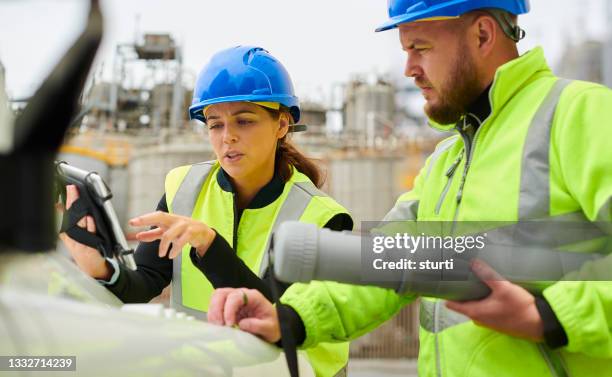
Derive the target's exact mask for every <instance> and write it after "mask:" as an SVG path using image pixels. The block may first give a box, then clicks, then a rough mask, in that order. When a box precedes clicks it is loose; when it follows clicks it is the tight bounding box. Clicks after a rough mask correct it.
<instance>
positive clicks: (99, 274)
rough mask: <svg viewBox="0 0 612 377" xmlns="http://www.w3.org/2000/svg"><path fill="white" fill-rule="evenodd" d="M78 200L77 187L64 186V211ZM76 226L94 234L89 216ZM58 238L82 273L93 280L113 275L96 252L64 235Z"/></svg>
mask: <svg viewBox="0 0 612 377" xmlns="http://www.w3.org/2000/svg"><path fill="white" fill-rule="evenodd" d="M78 198H79V190H77V187H76V186H74V185H69V186H66V209H69V208H70V207H71V206H72V203H74V202H75V201H76V200H77V199H78ZM77 225H78V226H80V227H81V228H84V229H87V231H88V232H90V233H94V234H95V233H96V223H95V222H94V219H93V217H91V216H85V217H83V218H82V219H80V220H79V222H78V223H77ZM59 238H60V239H61V240H62V242H64V245H66V248H67V249H68V251H69V252H70V255H72V258H73V259H74V261H75V263H76V264H77V266H79V268H80V269H81V270H82V271H84V272H85V273H86V274H87V275H89V276H91V277H92V278H94V279H101V280H109V279H110V277H111V276H112V274H113V270H112V267H111V266H110V265H109V263H108V262H107V261H106V259H104V258H103V257H102V255H100V252H99V251H98V250H96V249H94V248H93V247H89V246H86V245H83V244H82V243H79V242H77V241H75V240H73V239H72V238H70V237H69V236H68V235H67V234H66V233H60V235H59Z"/></svg>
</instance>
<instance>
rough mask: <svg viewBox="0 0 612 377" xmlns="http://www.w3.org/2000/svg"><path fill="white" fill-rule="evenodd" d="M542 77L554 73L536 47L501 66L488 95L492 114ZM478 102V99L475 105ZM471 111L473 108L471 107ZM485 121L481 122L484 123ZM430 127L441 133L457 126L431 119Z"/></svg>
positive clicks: (539, 48)
mask: <svg viewBox="0 0 612 377" xmlns="http://www.w3.org/2000/svg"><path fill="white" fill-rule="evenodd" d="M542 76H552V71H551V70H550V68H549V67H548V64H547V63H546V59H545V58H544V50H542V48H541V47H536V48H534V49H533V50H531V51H528V52H526V53H525V54H523V55H522V56H520V57H518V58H516V59H514V60H511V61H509V62H507V63H506V64H504V65H502V66H500V67H499V68H498V69H497V71H496V72H495V77H494V79H493V84H491V87H490V90H489V91H488V93H487V95H488V101H489V107H490V109H491V110H490V114H491V115H495V114H497V113H499V112H500V111H501V109H503V108H504V106H505V105H506V104H507V103H508V102H509V101H510V99H511V98H512V97H514V96H515V95H516V93H517V92H519V91H520V90H521V89H522V88H524V87H525V86H526V85H527V84H529V83H531V82H532V81H533V80H536V79H538V78H540V77H542ZM485 92H486V91H485ZM478 101H479V100H478V99H477V100H476V102H475V104H476V103H478ZM471 109H472V107H470V110H471ZM485 119H486V118H485ZM485 119H480V120H481V121H484V120H485ZM429 125H430V126H431V127H433V128H435V129H437V130H441V131H450V130H452V129H453V127H454V126H455V125H454V124H439V123H436V122H434V121H433V120H431V119H429Z"/></svg>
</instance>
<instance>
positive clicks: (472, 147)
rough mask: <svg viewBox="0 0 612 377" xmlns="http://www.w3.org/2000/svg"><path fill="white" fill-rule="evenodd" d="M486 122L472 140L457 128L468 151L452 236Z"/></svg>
mask: <svg viewBox="0 0 612 377" xmlns="http://www.w3.org/2000/svg"><path fill="white" fill-rule="evenodd" d="M487 119H488V118H487ZM464 122H465V119H464ZM485 122H486V119H485V120H484V121H483V122H482V123H481V124H480V126H479V127H478V129H477V130H476V132H475V133H474V136H473V137H472V138H471V139H470V137H469V135H468V134H467V133H466V132H465V131H464V130H463V129H462V128H460V127H457V131H459V134H460V135H461V137H462V138H463V142H464V144H465V151H466V155H467V158H466V161H465V167H464V168H463V174H462V176H461V183H460V184H459V190H458V191H457V197H456V200H457V207H456V208H455V215H454V216H453V225H452V229H451V234H454V232H455V225H456V223H457V218H458V216H459V207H460V205H461V199H463V188H464V186H465V180H466V178H467V174H468V171H469V170H470V166H471V164H472V158H473V157H474V150H475V149H476V140H477V138H478V134H479V133H480V130H482V128H483V126H484V123H485Z"/></svg>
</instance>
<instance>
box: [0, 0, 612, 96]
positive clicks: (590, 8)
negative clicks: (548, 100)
mask: <svg viewBox="0 0 612 377" xmlns="http://www.w3.org/2000/svg"><path fill="white" fill-rule="evenodd" d="M101 3H102V6H103V11H104V15H105V17H106V19H105V26H106V34H105V39H104V42H103V47H102V49H101V50H100V52H99V55H98V64H104V68H103V70H102V72H104V74H105V75H106V76H110V67H111V66H112V59H113V55H114V46H115V45H116V44H117V43H125V42H133V41H134V38H135V35H138V34H142V33H144V32H169V33H171V34H172V35H173V36H174V37H175V38H176V40H177V41H178V42H179V43H180V44H181V45H182V46H183V51H184V62H185V68H186V70H187V72H188V75H187V77H188V78H189V77H192V78H193V77H195V75H196V74H197V72H198V71H199V69H200V68H201V67H202V66H203V64H204V63H205V62H206V61H207V60H208V59H209V58H210V56H211V55H212V54H214V53H215V52H216V51H218V50H220V49H222V48H226V47H230V46H233V45H237V44H256V45H261V46H262V47H265V48H266V49H268V50H269V51H270V52H271V53H272V54H273V55H274V56H276V57H277V58H279V59H280V60H281V61H282V62H283V63H284V65H285V66H286V67H287V69H288V70H289V72H290V74H291V76H292V78H293V81H294V83H295V86H296V90H297V92H298V95H300V96H301V97H302V98H304V97H306V98H311V99H319V100H323V101H326V98H319V97H324V95H323V93H328V92H329V90H330V88H331V87H332V86H333V85H335V84H338V83H341V82H344V81H346V80H348V79H349V78H350V77H351V76H352V75H355V74H375V73H389V72H390V73H391V74H393V75H394V76H398V75H401V72H402V70H403V68H402V67H403V59H404V55H403V53H402V52H401V49H400V46H399V41H398V35H397V31H396V30H392V31H388V32H383V33H374V32H373V30H374V28H375V27H376V26H377V25H378V24H380V23H381V22H383V21H384V20H385V19H386V17H387V15H386V0H259V1H253V0H233V1H222V0H200V1H186V0H174V1H167V0H101ZM531 3H532V12H531V13H530V14H528V15H526V16H524V17H522V18H521V20H520V23H521V24H522V26H523V27H524V28H525V29H526V30H527V38H526V40H524V41H523V42H521V43H520V45H519V46H520V49H521V51H522V52H524V51H526V50H528V49H531V48H533V46H536V45H543V46H544V47H545V52H546V55H547V57H548V59H549V62H550V63H551V65H552V66H553V67H555V66H556V65H557V63H558V60H559V58H560V56H561V53H562V51H563V50H564V48H565V46H567V44H569V43H572V42H573V43H576V42H580V41H583V40H586V39H602V38H603V37H604V35H605V33H606V30H605V25H606V14H607V13H606V0H580V1H576V0H573V1H571V0H532V1H531ZM87 4H88V2H87V1H84V0H0V61H1V62H2V63H3V65H4V66H5V68H6V71H7V89H8V92H9V95H10V96H12V97H14V98H18V97H26V96H29V95H31V94H32V93H33V91H34V90H35V89H36V88H37V86H38V85H39V84H40V82H41V80H42V79H43V78H44V76H45V75H46V74H47V72H48V71H49V70H50V69H51V68H52V66H53V64H54V63H55V62H56V61H57V60H58V59H59V58H60V56H61V55H62V54H63V52H64V51H65V50H66V48H67V47H68V46H69V45H70V43H72V40H73V39H74V38H75V37H76V35H77V34H78V33H79V32H80V30H81V29H82V28H83V25H84V16H85V14H86V9H87ZM608 14H612V12H611V13H608ZM608 22H609V20H608ZM189 74H190V75H191V76H189Z"/></svg>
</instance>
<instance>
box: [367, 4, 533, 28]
mask: <svg viewBox="0 0 612 377" xmlns="http://www.w3.org/2000/svg"><path fill="white" fill-rule="evenodd" d="M387 4H388V8H389V20H387V22H385V23H384V24H382V25H380V26H379V27H378V28H377V29H376V31H377V32H378V31H384V30H389V29H393V28H396V27H397V25H399V24H403V23H406V22H412V21H418V20H423V19H427V18H433V17H457V16H461V15H462V14H464V13H467V12H470V11H473V10H475V9H483V8H497V9H502V10H505V11H506V12H509V13H512V14H514V15H519V14H524V13H527V12H529V9H530V6H529V0H388V3H387Z"/></svg>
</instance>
